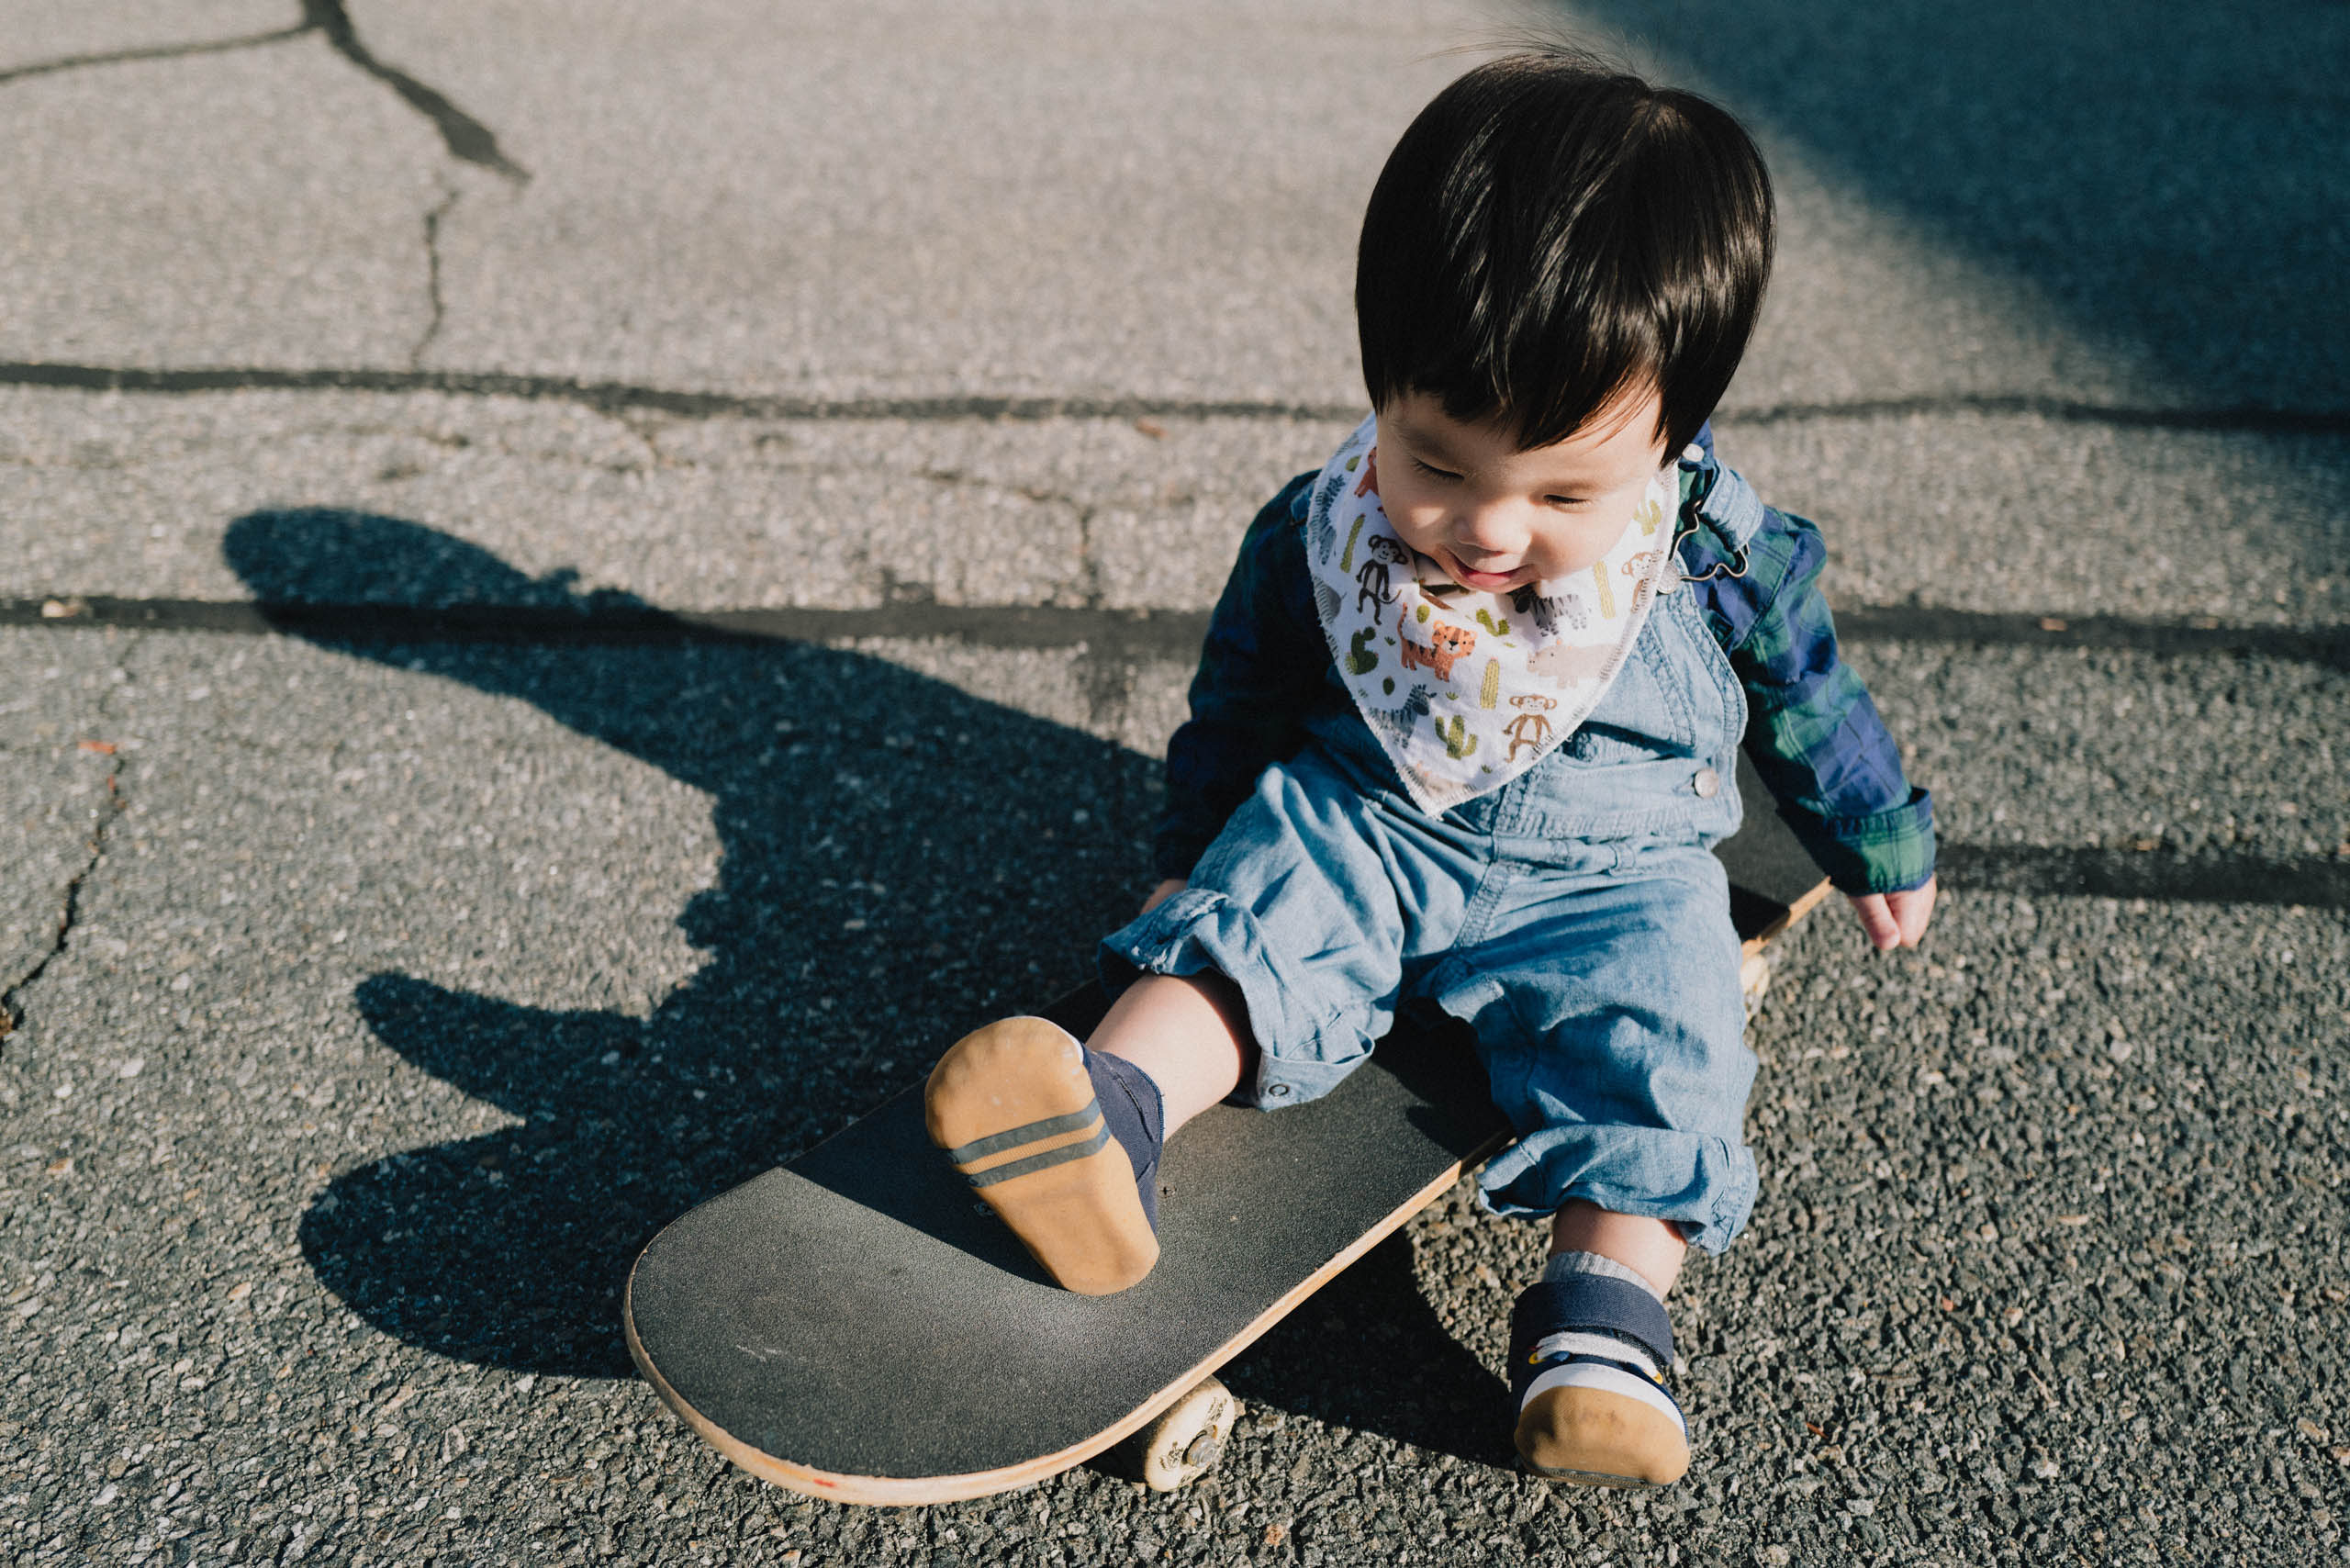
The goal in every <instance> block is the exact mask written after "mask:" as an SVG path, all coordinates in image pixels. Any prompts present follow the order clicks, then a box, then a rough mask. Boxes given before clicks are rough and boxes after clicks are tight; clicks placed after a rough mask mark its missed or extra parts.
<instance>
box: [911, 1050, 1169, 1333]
mask: <svg viewBox="0 0 2350 1568" xmlns="http://www.w3.org/2000/svg"><path fill="white" fill-rule="evenodd" d="M923 1106H924V1112H925V1116H926V1119H927V1122H928V1125H929V1128H930V1137H931V1141H932V1142H933V1143H935V1144H936V1145H938V1147H939V1148H943V1149H945V1150H946V1158H947V1159H951V1160H953V1161H954V1162H955V1168H956V1169H957V1170H960V1171H961V1172H963V1174H964V1176H965V1177H966V1178H967V1179H968V1181H969V1182H970V1183H971V1185H972V1186H973V1187H974V1188H976V1189H977V1190H978V1192H979V1196H980V1197H981V1198H982V1199H984V1200H986V1202H987V1204H988V1206H989V1207H990V1208H991V1209H993V1210H995V1212H996V1214H997V1215H999V1216H1000V1217H1001V1218H1002V1220H1003V1222H1004V1224H1006V1225H1008V1226H1011V1227H1012V1233H1013V1235H1014V1236H1016V1237H1018V1238H1020V1243H1021V1245H1022V1246H1024V1247H1025V1248H1027V1249H1028V1250H1029V1252H1030V1253H1031V1254H1032V1255H1033V1256H1034V1257H1035V1260H1036V1261H1037V1262H1038V1263H1040V1264H1042V1265H1044V1268H1045V1271H1046V1273H1048V1274H1050V1275H1051V1276H1052V1277H1053V1279H1054V1280H1055V1281H1056V1282H1057V1283H1059V1284H1060V1285H1062V1286H1063V1287H1065V1288H1067V1289H1069V1290H1072V1291H1076V1292H1078V1293H1079V1294H1082V1295H1109V1294H1113V1293H1115V1292H1118V1291H1122V1290H1125V1288H1126V1287H1127V1286H1129V1285H1131V1284H1133V1283H1135V1282H1136V1281H1138V1280H1140V1279H1141V1278H1142V1277H1143V1276H1144V1275H1145V1274H1147V1273H1148V1272H1150V1270H1151V1265H1152V1264H1154V1263H1156V1262H1158V1233H1157V1231H1156V1230H1155V1229H1154V1228H1153V1226H1152V1224H1151V1216H1150V1215H1147V1214H1146V1213H1145V1212H1144V1208H1143V1200H1142V1194H1141V1193H1140V1191H1139V1190H1138V1189H1137V1187H1136V1175H1135V1167H1134V1161H1133V1160H1132V1159H1129V1158H1128V1156H1127V1154H1126V1151H1125V1148H1123V1147H1122V1146H1121V1145H1120V1144H1119V1143H1118V1141H1117V1140H1116V1139H1115V1138H1113V1137H1111V1136H1110V1127H1109V1124H1108V1123H1107V1122H1106V1121H1104V1119H1103V1118H1102V1105H1101V1102H1100V1100H1099V1098H1098V1097H1097V1095H1096V1092H1095V1083H1094V1081H1093V1077H1092V1075H1091V1073H1089V1072H1088V1070H1087V1057H1086V1051H1085V1047H1083V1046H1081V1045H1080V1044H1079V1043H1078V1042H1077V1039H1076V1037H1075V1036H1072V1035H1070V1034H1069V1032H1068V1031H1067V1030H1065V1029H1063V1028H1062V1027H1061V1026H1060V1025H1057V1024H1055V1023H1053V1022H1051V1021H1050V1020H1048V1019H1044V1018H1006V1019H1003V1020H1002V1021H1001V1022H999V1023H994V1024H990V1025H987V1026H986V1027H985V1028H983V1029H979V1030H976V1031H974V1032H973V1033H971V1034H968V1035H966V1036H963V1037H962V1038H961V1039H959V1040H957V1041H956V1042H955V1044H954V1045H953V1046H952V1047H949V1048H948V1050H947V1052H946V1055H945V1056H943V1057H941V1058H938V1065H937V1066H936V1067H934V1068H933V1069H932V1070H931V1073H930V1084H929V1087H928V1089H927V1090H926V1091H925V1093H924V1097H923Z"/></svg>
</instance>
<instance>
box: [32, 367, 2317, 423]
mask: <svg viewBox="0 0 2350 1568" xmlns="http://www.w3.org/2000/svg"><path fill="white" fill-rule="evenodd" d="M0 386H26V387H54V388H58V389H62V390H70V391H88V392H133V393H146V394H161V395H166V396H185V395H189V394H197V393H207V392H395V393H400V392H438V393H443V394H447V395H449V396H453V397H465V398H522V399H537V400H544V401H555V402H567V403H576V404H579V405H582V406H583V407H586V408H590V409H596V410H598V411H599V412H603V413H613V412H617V411H619V410H621V409H649V410H651V411H654V412H656V413H665V414H670V415H674V416H676V417H677V418H680V419H695V420H710V419H750V420H1013V421H1035V420H1133V419H1179V420H1211V419H1229V420H1295V421H1310V422H1319V423H1337V422H1344V423H1348V424H1352V423H1354V422H1356V421H1358V420H1360V419H1361V418H1362V414H1363V408H1362V405H1360V404H1359V403H1285V402H1281V401H1279V400H1276V399H1260V398H1140V397H1123V398H1031V397H1013V396H989V395H981V394H973V395H968V396H953V397H930V398H804V397H787V396H783V395H780V394H773V393H757V392H713V391H693V390H689V389H687V388H682V387H665V386H645V385H643V384H641V383H636V382H626V381H588V380H582V379H580V378H578V377H576V376H569V375H523V374H520V373H516V372H511V371H498V370H421V369H418V370H391V369H385V368H381V367H366V366H346V367H342V368H334V367H316V368H292V367H282V366H270V365H210V366H192V367H186V368H182V369H175V370H174V369H164V368H161V367H157V366H149V365H115V364H67V363H63V362H60V361H49V360H0ZM1947 414H1979V415H1991V416H2011V417H2032V418H2038V419H2044V420H2054V421H2058V422H2062V423H2068V424H2094V425H2109V426H2113V427H2116V428H2120V429H2144V430H2173V431H2210V432H2218V433H2230V432H2234V433H2252V434H2260V435H2314V436H2345V435H2350V409H2272V408H2260V407H2252V406H2238V407H2232V408H2209V409H2201V408H2185V407H2181V408H2165V407H2161V406H2156V405H2143V406H2134V405H2124V404H2107V403H2087V402H2078V401H2073V400H2069V399H2065V398H2042V397H2033V396H2028V395H2021V394H2019V395H2013V396H2009V395H2005V394H1996V395H1995V394H1977V393H1957V394H1952V395H1949V396H1942V397H1922V398H1855V399H1853V400H1852V401H1849V402H1841V403H1774V404H1763V405H1758V406H1756V407H1752V408H1737V407H1731V408H1725V409H1721V410H1720V411H1719V412H1718V415H1717V416H1716V417H1717V418H1718V419H1719V420H1720V421H1721V422H1722V423H1723V424H1724V425H1725V426H1728V427H1731V428H1737V427H1739V426H1746V425H1753V426H1761V425H1773V424H1803V423H1813V422H1818V421H1824V420H1877V419H1898V418H1907V417H1911V416H1930V415H1947Z"/></svg>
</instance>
